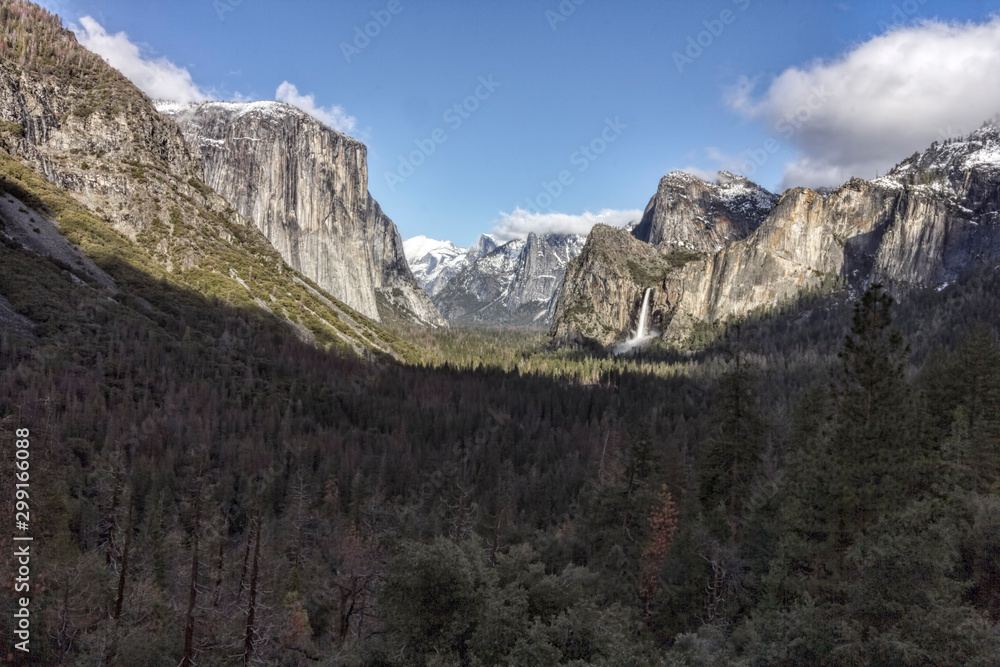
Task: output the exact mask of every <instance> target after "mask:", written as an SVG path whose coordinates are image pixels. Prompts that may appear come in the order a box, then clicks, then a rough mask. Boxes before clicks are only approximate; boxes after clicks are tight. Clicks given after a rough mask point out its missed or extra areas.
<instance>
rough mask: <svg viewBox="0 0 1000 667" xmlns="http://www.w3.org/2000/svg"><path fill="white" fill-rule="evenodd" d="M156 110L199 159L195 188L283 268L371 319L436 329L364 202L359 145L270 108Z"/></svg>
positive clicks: (379, 217) (377, 215)
mask: <svg viewBox="0 0 1000 667" xmlns="http://www.w3.org/2000/svg"><path fill="white" fill-rule="evenodd" d="M160 111H161V112H163V113H167V114H169V115H171V116H172V117H173V118H174V119H175V120H176V121H177V123H178V124H179V125H180V127H181V129H182V130H183V132H184V135H185V137H186V138H187V140H188V142H189V143H190V144H191V145H192V146H193V147H194V149H195V150H196V151H197V152H198V153H199V154H200V157H201V160H202V164H203V166H204V179H205V182H206V183H207V184H208V185H209V186H210V187H211V188H213V189H214V190H215V191H217V192H219V193H220V194H221V195H222V196H223V197H225V198H226V199H227V200H228V201H229V202H230V203H231V204H232V205H233V207H234V208H235V209H236V210H237V211H238V212H239V213H241V214H242V215H244V216H246V217H247V218H249V219H250V220H252V221H253V222H254V223H255V224H256V226H257V228H258V229H260V230H261V232H262V233H263V234H264V235H265V236H266V237H267V238H268V239H269V240H270V242H271V244H272V245H274V247H275V248H276V249H277V250H278V252H280V253H281V255H282V257H284V258H285V261H287V262H288V263H289V264H290V265H291V266H292V267H293V268H295V269H297V270H299V271H301V272H302V273H303V274H305V275H306V276H308V277H309V278H311V279H312V280H314V281H316V283H317V284H319V285H320V287H322V288H324V289H325V290H327V291H328V292H329V293H330V294H332V295H333V296H335V297H337V298H338V299H340V300H342V301H343V302H344V303H346V304H348V305H350V306H351V307H352V308H354V309H356V310H357V311H358V312H360V313H362V314H364V315H366V316H368V317H370V318H372V319H374V320H379V319H381V318H382V317H385V316H398V315H403V316H404V317H405V318H407V319H411V320H415V321H417V322H422V323H426V324H434V325H440V324H444V321H443V320H442V318H441V316H440V314H439V313H438V312H437V310H436V309H435V307H434V305H433V304H432V303H431V301H430V298H429V297H428V296H427V294H426V293H425V292H424V291H423V290H421V289H420V287H419V286H418V285H417V284H416V281H415V280H414V278H413V274H412V273H411V272H410V269H409V266H408V265H407V263H406V258H405V256H404V255H403V242H402V239H401V238H400V236H399V232H398V231H397V229H396V226H395V224H393V222H392V220H391V219H389V217H388V216H387V215H385V213H383V212H382V209H381V208H380V207H379V205H378V202H376V201H375V200H374V199H373V198H372V197H371V195H370V194H369V193H368V167H367V149H366V147H365V145H364V144H362V143H361V142H359V141H357V140H355V139H352V138H350V137H347V136H345V135H343V134H340V133H339V132H336V131H334V130H331V129H330V128H328V127H326V126H325V125H323V124H322V123H320V122H319V121H317V120H315V119H313V118H312V117H310V116H308V115H307V114H305V113H303V112H301V111H299V110H298V109H296V108H294V107H291V106H288V105H285V104H281V103H278V102H251V103H223V102H207V103H203V104H195V105H161V106H160ZM389 311H394V312H392V313H390V312H389Z"/></svg>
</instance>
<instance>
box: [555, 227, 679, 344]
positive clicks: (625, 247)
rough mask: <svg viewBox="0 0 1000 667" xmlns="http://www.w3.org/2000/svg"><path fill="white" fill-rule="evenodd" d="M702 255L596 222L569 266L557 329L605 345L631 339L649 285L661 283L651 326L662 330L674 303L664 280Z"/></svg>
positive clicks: (575, 339) (570, 338)
mask: <svg viewBox="0 0 1000 667" xmlns="http://www.w3.org/2000/svg"><path fill="white" fill-rule="evenodd" d="M698 257H699V255H697V254H694V253H663V252H660V251H659V250H657V249H656V248H655V247H653V246H652V245H650V244H648V243H644V242H643V241H639V240H638V239H636V238H635V237H633V236H632V234H630V233H629V232H628V231H626V230H623V229H617V228H614V227H608V226H607V225H597V226H596V227H594V228H593V229H592V230H591V232H590V235H589V236H588V237H587V243H586V245H585V246H584V248H583V252H582V253H581V254H580V255H579V256H578V257H576V258H575V259H574V260H573V261H571V262H570V263H569V267H568V268H567V270H566V278H565V283H564V287H563V289H562V292H561V294H560V297H559V299H558V303H557V305H556V308H555V314H554V319H553V326H552V334H553V335H554V336H555V337H556V339H557V340H560V341H562V342H570V343H583V342H585V341H594V342H597V343H599V344H601V345H611V344H613V343H615V342H619V341H621V340H623V339H625V338H628V337H629V336H630V335H632V334H633V333H634V332H635V330H636V326H637V322H638V319H639V315H640V308H641V306H642V300H643V295H644V293H645V290H646V288H647V287H658V289H654V290H653V292H652V293H651V302H650V327H651V328H652V329H653V330H656V331H661V330H662V328H663V324H664V316H665V313H666V312H668V309H669V308H670V304H669V302H668V301H667V298H666V291H665V281H666V280H667V277H668V276H670V275H671V274H673V273H674V272H676V271H677V270H678V269H679V268H680V267H682V266H684V264H685V263H687V262H689V261H696V260H697V258H698Z"/></svg>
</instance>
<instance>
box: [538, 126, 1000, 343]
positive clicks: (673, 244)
mask: <svg viewBox="0 0 1000 667" xmlns="http://www.w3.org/2000/svg"><path fill="white" fill-rule="evenodd" d="M667 179H670V180H671V181H672V182H671V183H668V184H667V185H668V187H667V188H664V184H663V183H661V187H660V192H659V193H658V196H657V197H658V198H660V199H661V201H657V202H656V203H655V205H654V204H653V203H651V205H650V209H652V210H653V214H652V215H649V210H647V216H646V217H647V218H649V220H646V219H644V224H645V227H644V226H643V225H640V227H639V228H637V229H636V230H635V232H636V236H637V237H639V238H640V239H642V241H640V243H641V245H636V243H635V241H636V239H629V238H626V237H625V234H624V232H615V231H614V230H601V231H600V233H598V234H596V235H595V234H593V233H592V234H591V238H590V239H588V242H587V248H586V249H585V250H584V252H583V254H582V255H581V257H580V259H579V260H577V263H575V264H574V265H573V266H571V267H570V270H569V271H568V272H567V277H566V285H565V287H564V289H563V297H562V302H561V303H560V306H559V308H558V312H557V315H556V318H555V322H554V325H553V329H552V333H553V335H554V336H555V337H556V338H557V339H558V340H562V341H583V340H592V341H595V342H597V343H600V344H602V345H610V344H612V343H614V342H616V341H619V340H622V339H624V338H626V337H627V336H628V335H629V331H630V327H634V320H635V318H636V317H637V315H636V311H637V308H638V306H637V303H636V300H637V298H641V295H642V292H643V290H644V289H645V288H646V287H653V288H654V292H653V307H652V309H653V321H654V326H655V327H656V328H657V329H658V330H659V331H660V332H661V333H662V335H663V336H664V337H666V338H668V339H672V340H683V339H684V338H686V337H687V336H688V335H689V334H690V333H691V332H692V331H693V330H695V329H696V328H697V327H699V326H715V325H717V324H719V323H721V322H724V321H725V320H727V319H729V318H733V317H740V316H744V315H747V314H749V313H751V312H753V311H756V310H760V309H767V308H771V307H774V306H777V305H779V304H781V303H783V302H787V301H789V300H791V299H794V298H795V297H796V296H798V295H800V294H802V293H803V292H804V291H806V290H810V289H827V288H831V287H833V286H835V285H843V286H846V287H847V288H849V289H852V290H855V291H856V290H858V289H861V288H863V287H865V286H866V285H868V284H869V283H871V282H873V281H878V282H882V283H885V284H887V285H889V286H890V287H891V288H892V289H893V290H895V291H897V292H901V291H903V290H905V289H907V288H927V287H939V286H942V285H944V284H947V283H949V282H951V281H954V280H956V279H958V278H959V277H960V276H961V275H962V273H963V272H964V271H966V270H968V269H970V268H972V267H973V266H975V265H977V264H980V263H984V262H992V261H996V260H997V259H1000V225H998V220H997V215H998V211H1000V130H998V128H997V127H996V125H995V124H987V125H985V126H984V127H983V128H981V129H980V130H978V131H977V132H974V133H972V134H971V135H969V136H968V137H965V138H964V139H957V140H950V141H948V142H945V143H944V144H937V143H935V144H934V145H932V146H931V147H930V148H928V149H927V150H926V151H924V152H922V153H916V154H914V155H913V156H911V157H910V158H908V159H906V160H904V161H903V162H901V163H900V164H898V165H897V166H896V167H895V168H893V169H892V170H891V171H890V172H889V173H888V174H886V175H885V176H883V177H881V178H878V179H874V180H870V181H866V180H861V179H853V180H851V181H850V182H848V183H846V184H844V185H843V186H841V187H839V188H837V189H836V190H833V191H830V192H818V191H814V190H809V189H805V188H794V189H791V190H788V191H786V192H785V193H784V194H783V195H782V196H781V198H780V200H779V201H778V203H777V205H775V206H774V207H773V208H772V209H771V210H770V211H769V212H768V213H767V215H766V217H765V218H764V219H763V220H762V221H761V222H760V223H759V226H757V227H756V228H754V229H752V230H751V229H750V227H752V225H753V221H754V218H755V217H756V216H757V215H759V214H760V213H761V212H763V209H764V208H766V206H762V207H758V208H757V209H756V211H755V213H754V214H753V215H752V216H749V219H748V222H749V224H744V223H739V224H733V225H731V226H730V227H729V230H730V233H729V234H728V235H727V234H721V235H715V236H713V235H711V234H707V235H706V234H702V235H701V236H700V237H699V236H698V233H699V232H702V231H703V229H702V227H699V226H698V225H701V220H699V218H703V217H705V216H704V215H703V211H705V210H711V209H713V208H715V207H718V206H719V203H718V202H715V201H711V197H709V201H708V205H706V204H705V203H704V202H705V199H704V198H703V199H701V200H699V201H696V200H695V198H691V197H688V198H685V197H681V196H676V195H671V196H672V198H671V199H670V204H671V206H670V211H671V215H670V216H669V218H668V220H667V222H669V223H671V224H666V225H659V226H658V225H657V224H653V223H654V222H655V221H656V220H657V217H658V216H657V214H656V211H657V210H663V208H664V207H663V203H662V197H660V195H661V194H662V193H664V191H665V190H666V191H667V192H668V194H669V192H670V190H671V189H672V188H673V186H674V183H676V182H680V181H682V180H685V181H688V182H690V183H694V180H693V179H694V177H686V178H684V179H681V177H678V176H676V175H670V176H668V177H667ZM667 179H664V180H665V181H666V180H667ZM724 180H728V178H726V179H724ZM720 186H721V187H724V186H725V183H724V182H722V181H720V183H719V184H717V187H720ZM690 190H694V191H698V190H701V191H705V192H709V193H711V190H710V186H709V185H707V184H706V185H705V186H702V185H699V184H697V183H694V185H693V186H692V187H691V188H690V189H689V191H690ZM654 199H656V198H654ZM705 229H707V227H706V228H705ZM657 230H662V231H657ZM743 231H749V234H748V235H747V236H745V237H744V238H738V239H734V238H733V236H734V235H736V234H737V233H742V232H743ZM699 238H700V239H701V240H702V242H703V243H702V245H701V249H704V248H706V247H709V246H710V245H711V243H714V242H716V241H718V242H719V243H720V244H721V246H722V247H721V248H719V249H717V250H715V251H713V252H709V253H707V254H703V255H701V256H698V255H696V254H694V253H692V252H690V248H692V247H695V248H697V246H694V241H693V240H697V239H699ZM646 240H649V241H654V242H655V245H653V244H652V243H645V242H644V241H646ZM650 251H655V252H656V253H657V254H659V255H660V256H661V258H662V260H663V261H664V262H665V263H666V264H669V265H670V266H669V270H666V271H664V272H658V271H654V272H651V273H648V274H647V275H641V272H636V271H627V270H626V269H627V268H628V267H629V266H630V263H632V264H634V263H635V262H636V258H642V259H643V261H647V260H652V258H653V255H652V254H651V253H650ZM699 254H700V253H699ZM637 295H638V297H637Z"/></svg>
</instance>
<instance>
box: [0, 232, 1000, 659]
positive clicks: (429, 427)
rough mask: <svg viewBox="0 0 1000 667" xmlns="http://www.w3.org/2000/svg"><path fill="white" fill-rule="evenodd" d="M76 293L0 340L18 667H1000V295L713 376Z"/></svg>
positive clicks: (979, 283)
mask: <svg viewBox="0 0 1000 667" xmlns="http://www.w3.org/2000/svg"><path fill="white" fill-rule="evenodd" d="M64 268H65V267H61V266H60V265H59V264H58V262H56V261H52V260H49V259H44V258H40V257H37V256H34V255H30V254H28V253H26V252H24V251H22V250H21V249H19V248H17V247H12V246H11V245H4V246H0V287H2V289H0V292H2V293H3V294H4V295H7V297H8V299H9V300H10V303H11V305H12V307H13V308H14V309H15V310H17V311H18V312H20V313H23V314H24V315H27V316H28V317H29V318H30V319H31V320H32V321H33V322H35V323H36V326H35V328H34V331H33V332H31V333H28V332H26V331H24V330H20V329H18V328H16V327H12V326H5V327H4V328H0V419H2V422H0V438H2V442H3V451H4V452H8V454H9V453H10V452H13V451H14V440H15V437H16V436H15V433H16V431H17V429H29V430H30V433H31V459H30V461H31V468H30V470H31V487H30V489H31V491H30V503H31V512H32V532H33V537H34V541H33V543H32V561H31V568H32V578H31V582H32V588H31V605H32V606H31V614H32V616H31V619H32V620H31V623H32V640H31V653H30V655H28V656H21V655H17V656H13V654H11V656H12V657H10V659H12V660H15V661H17V662H16V664H38V665H77V664H79V665H95V664H104V665H112V664H116V665H150V666H155V665H163V666H164V667H174V666H175V665H178V664H187V665H193V664H197V665H199V666H202V667H204V666H208V665H234V664H266V665H340V664H382V665H396V664H399V665H403V664H406V665H409V664H421V665H423V664H436V665H493V664H517V665H555V664H577V665H580V664H601V665H638V664H642V665H656V664H664V665H709V664H718V665H728V664H746V665H764V664H769V665H772V664H778V665H821V664H844V665H862V664H880V665H939V664H964V665H995V664H998V663H1000V633H998V630H997V623H998V621H1000V558H998V553H1000V495H998V490H1000V485H998V479H1000V477H998V475H1000V445H998V443H1000V412H998V407H1000V347H998V345H997V340H996V332H997V330H998V326H1000V308H998V306H1000V298H998V297H997V295H998V294H1000V279H998V277H997V275H996V274H995V273H994V272H993V271H989V270H984V271H981V272H979V273H975V274H971V275H969V276H968V277H967V279H965V280H964V281H962V282H961V283H959V284H956V285H952V286H950V287H948V288H946V289H944V290H941V291H926V292H917V293H913V294H907V295H902V296H901V298H900V299H899V302H898V303H893V300H892V299H891V298H890V297H889V296H888V295H887V294H886V293H885V292H884V291H883V290H880V289H878V288H875V289H871V290H869V291H868V292H867V293H865V294H864V295H855V297H856V298H854V299H853V300H852V299H850V298H848V295H846V294H844V293H843V292H833V293H830V294H826V295H813V296H810V297H807V298H805V299H804V300H802V301H801V302H799V303H797V304H795V305H794V306H789V307H787V308H784V309H782V310H780V311H777V312H772V313H767V314H763V315H761V316H759V317H757V318H754V319H752V320H750V321H747V322H744V323H742V324H741V325H740V326H739V327H730V328H729V329H728V330H727V331H724V332H718V333H719V335H718V337H717V338H715V339H714V340H713V341H711V342H707V345H705V346H704V347H700V348H699V349H698V350H687V351H682V350H675V349H668V348H665V347H660V348H656V347H654V348H652V349H649V350H647V351H646V352H644V353H643V354H642V355H640V356H637V357H630V358H615V357H613V356H609V355H607V354H604V353H601V352H599V351H595V350H581V349H576V350H556V349H554V348H551V347H550V346H549V344H548V341H547V338H546V337H545V336H544V335H542V334H532V333H516V332H490V331H482V330H479V331H475V330H451V331H442V332H438V333H428V332H406V333H401V335H403V336H409V337H410V338H411V340H412V341H413V342H414V343H415V344H416V345H417V346H418V347H421V348H423V349H425V350H426V352H425V353H424V360H423V361H422V362H420V361H413V362H409V363H400V362H396V361H392V360H389V359H381V358H372V359H368V360H361V359H358V358H348V357H345V356H342V355H338V354H334V353H332V352H324V351H322V350H319V349H317V348H316V347H315V346H313V345H309V344H306V343H303V342H300V341H299V340H298V339H297V338H296V337H295V336H294V335H292V333H291V332H290V330H289V329H288V328H287V327H285V326H284V325H282V324H280V323H279V322H278V321H276V320H275V319H273V318H270V317H267V316H264V315H262V314H261V313H259V312H256V311H250V310H242V309H237V308H233V307H230V306H227V305H226V304H225V303H224V302H221V301H212V300H208V299H205V298H204V297H201V296H199V295H197V294H194V293H191V292H186V291H184V290H182V289H180V288H178V287H176V286H172V285H170V284H167V283H165V282H163V281H159V280H154V279H150V278H148V277H147V276H144V275H143V274H142V273H141V272H138V271H137V270H135V269H134V268H133V267H130V266H129V265H128V264H126V263H124V262H122V263H117V264H116V263H114V262H110V261H109V262H107V263H106V264H105V265H104V266H102V268H103V269H104V270H106V271H108V273H109V274H111V275H112V276H113V277H114V278H115V280H116V281H117V282H118V284H119V285H121V286H123V287H125V288H127V289H126V290H125V292H126V293H127V294H128V296H122V297H121V298H119V299H117V300H113V299H109V298H107V297H106V296H105V295H103V294H102V293H100V292H98V291H95V290H90V289H81V288H80V286H79V285H75V284H74V282H73V281H72V280H71V279H70V277H69V276H68V274H67V273H66V271H65V270H64ZM0 465H2V471H3V479H4V480H5V483H4V488H5V489H12V488H13V483H14V474H15V472H16V468H15V459H14V457H13V456H12V455H5V456H4V458H3V461H2V464H0ZM5 507H6V508H7V514H6V515H5V516H6V517H7V518H6V520H7V525H8V526H12V525H13V521H14V507H13V503H6V504H5ZM2 561H3V564H2V569H0V582H2V586H3V589H4V590H5V591H6V593H5V595H4V596H2V601H0V607H2V620H0V635H2V636H3V637H4V641H5V649H4V652H5V653H6V652H7V647H10V646H12V645H13V642H14V640H13V634H12V633H13V629H14V626H13V621H12V619H13V614H14V612H15V611H16V608H15V605H16V599H17V596H16V595H15V594H14V593H13V577H14V573H15V572H16V566H15V563H14V558H13V556H12V550H11V549H4V550H3V557H2Z"/></svg>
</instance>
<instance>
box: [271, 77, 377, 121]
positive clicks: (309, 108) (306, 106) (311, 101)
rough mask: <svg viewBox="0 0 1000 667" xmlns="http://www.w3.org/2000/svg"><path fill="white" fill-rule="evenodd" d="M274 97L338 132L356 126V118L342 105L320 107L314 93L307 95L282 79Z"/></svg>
mask: <svg viewBox="0 0 1000 667" xmlns="http://www.w3.org/2000/svg"><path fill="white" fill-rule="evenodd" d="M274 99H276V100H277V101H279V102H284V103H285V104H291V105H292V106H293V107H298V108H299V109H301V110H302V111H305V112H306V113H307V114H309V115H310V116H312V117H313V118H315V119H316V120H318V121H320V122H321V123H325V124H326V125H329V126H330V127H332V128H333V129H335V130H337V131H338V132H343V133H345V134H350V133H352V132H353V131H354V130H355V128H357V126H358V120H357V118H355V117H354V116H352V115H350V114H348V113H347V112H346V111H345V110H344V108H343V107H342V106H339V105H336V104H335V105H333V106H329V107H321V106H319V105H318V104H316V96H315V95H313V94H311V93H310V94H308V95H303V94H301V93H300V92H299V89H298V88H297V87H296V86H295V84H292V83H289V82H288V81H284V82H282V84H281V85H280V86H278V90H277V92H276V93H275V94H274Z"/></svg>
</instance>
